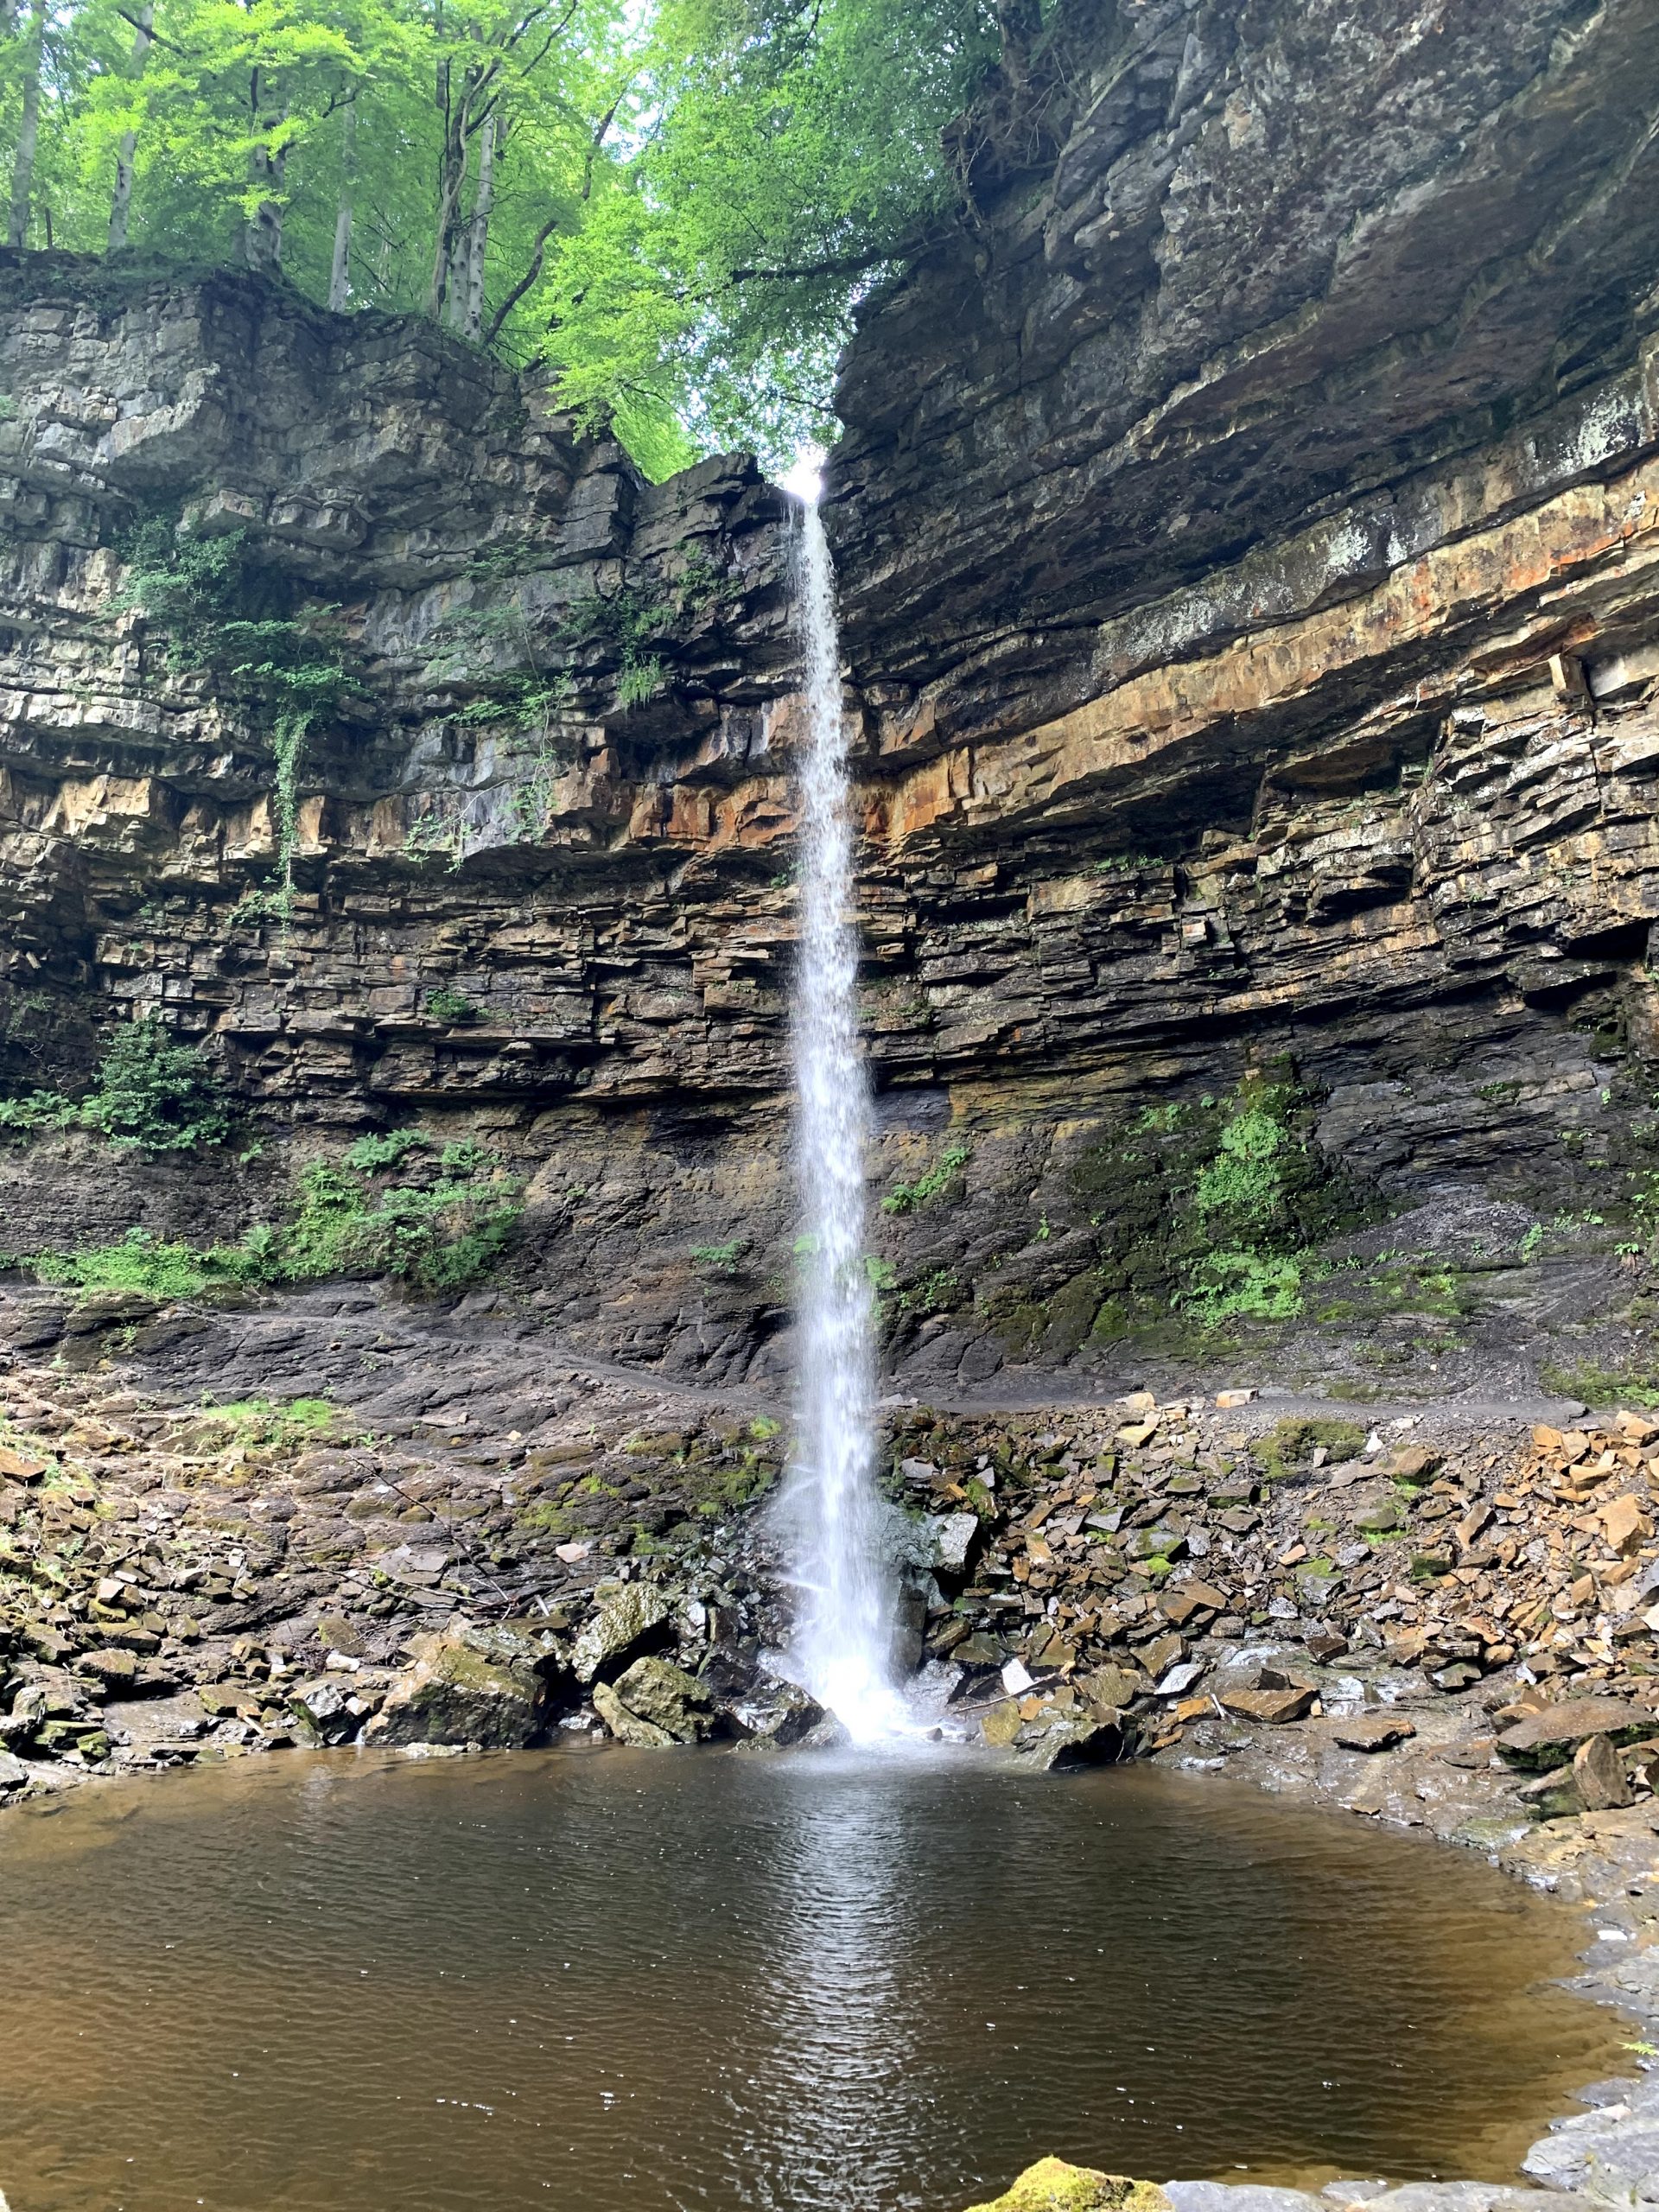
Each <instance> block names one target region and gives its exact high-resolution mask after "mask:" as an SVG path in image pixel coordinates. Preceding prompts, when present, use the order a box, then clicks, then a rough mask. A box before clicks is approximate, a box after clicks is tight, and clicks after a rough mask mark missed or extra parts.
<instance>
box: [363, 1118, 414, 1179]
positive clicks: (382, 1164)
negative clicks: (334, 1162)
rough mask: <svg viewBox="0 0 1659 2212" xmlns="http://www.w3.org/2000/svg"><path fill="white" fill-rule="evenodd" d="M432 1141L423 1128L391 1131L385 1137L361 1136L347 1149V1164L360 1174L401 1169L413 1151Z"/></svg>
mask: <svg viewBox="0 0 1659 2212" xmlns="http://www.w3.org/2000/svg"><path fill="white" fill-rule="evenodd" d="M430 1141H431V1140H430V1139H429V1137H428V1136H427V1135H426V1134H425V1132H424V1131H423V1130H421V1129H388V1130H387V1131H386V1132H385V1135H376V1136H366V1137H359V1138H358V1139H357V1141H356V1142H355V1143H354V1144H350V1145H347V1147H346V1166H348V1167H353V1168H355V1169H356V1170H357V1172H358V1173H359V1175H372V1174H378V1173H380V1172H381V1171H382V1170H383V1169H385V1168H389V1167H399V1166H402V1165H403V1163H404V1160H406V1159H407V1158H408V1157H409V1155H410V1153H411V1152H414V1151H416V1150H417V1149H418V1148H419V1147H422V1146H423V1145H426V1144H429V1142H430Z"/></svg>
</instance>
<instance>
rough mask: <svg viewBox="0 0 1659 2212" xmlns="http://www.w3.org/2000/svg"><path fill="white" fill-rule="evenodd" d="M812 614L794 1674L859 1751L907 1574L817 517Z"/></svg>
mask: <svg viewBox="0 0 1659 2212" xmlns="http://www.w3.org/2000/svg"><path fill="white" fill-rule="evenodd" d="M796 568H797V584H798V591H797V604H798V607H799V609H800V622H801V634H802V644H803V647H804V658H805V701H806V717H807V743H806V748H805V754H804V760H803V761H802V764H801V770H800V833H799V845H798V852H799V859H798V897H799V912H800V949H799V954H798V963H797V970H796V978H795V1005H794V1019H793V1042H794V1055H795V1082H796V1093H797V1102H798V1103H797V1109H796V1129H795V1138H796V1147H797V1159H798V1176H799V1179H800V1190H801V1199H802V1213H803V1225H804V1230H805V1235H804V1238H803V1240H802V1246H801V1290H800V1305H799V1314H798V1333H799V1343H800V1383H799V1402H798V1408H797V1424H796V1426H797V1443H796V1447H795V1456H794V1459H793V1461H792V1463H791V1468H790V1475H789V1481H788V1484H787V1486H786V1489H785V1496H784V1505H783V1510H784V1514H785V1522H786V1525H787V1528H788V1530H789V1534H790V1536H791V1550H792V1559H793V1567H794V1573H795V1578H796V1582H797V1588H798V1620H797V1627H796V1643H795V1649H794V1652H793V1655H792V1659H793V1666H792V1669H791V1671H792V1672H794V1673H795V1674H796V1675H798V1677H799V1679H800V1680H801V1681H803V1682H804V1684H805V1686H806V1688H808V1689H810V1691H811V1693H812V1694H813V1695H814V1696H815V1697H816V1698H817V1700H818V1701H819V1702H820V1703H821V1704H822V1705H824V1706H826V1707H828V1708H829V1711H830V1712H831V1713H834V1714H835V1715H836V1719H838V1720H840V1721H841V1723H842V1726H844V1727H845V1728H846V1730H847V1732H848V1733H849V1735H850V1736H851V1737H852V1738H853V1739H854V1741H855V1742H856V1743H862V1744H868V1743H877V1742H880V1741H881V1740H883V1739H884V1738H892V1737H894V1736H899V1735H903V1734H908V1733H910V1732H912V1729H913V1723H911V1722H909V1721H908V1719H907V1716H906V1711H905V1706H904V1701H903V1700H902V1699H901V1698H900V1696H899V1691H898V1689H897V1688H896V1686H895V1684H894V1682H893V1668H892V1649H893V1572H892V1569H891V1567H890V1566H889V1563H888V1561H887V1558H886V1556H885V1550H886V1548H885V1546H884V1543H883V1541H882V1532H883V1524H884V1521H885V1517H886V1516H885V1513H884V1510H883V1507H882V1503H881V1500H880V1497H879V1496H878V1495H877V1492H876V1488H875V1432H874V1421H873V1418H872V1412H871V1406H872V1396H873V1383H874V1357H873V1351H872V1344H871V1292H870V1285H869V1280H868V1275H867V1274H866V1272H865V1267H864V1227H865V1201H864V1162H865V1156H866V1154H867V1152H868V1144H869V1127H870V1094H869V1084H868V1077H867V1074H866V1071H865V1065H864V1058H863V1055H862V1053H861V1051H860V1048H859V1037H858V997H857V982H858V931H857V924H856V920H855V915H854V911H853V910H854V883H853V826H852V820H851V814H850V808H849V789H848V776H847V746H848V730H847V721H846V717H845V715H843V713H842V695H841V646H840V640H839V638H838V636H837V633H836V586H835V571H834V569H833V567H832V565H831V563H830V558H829V541H828V539H827V538H826V537H825V536H824V531H823V520H822V518H820V516H819V513H818V511H817V506H816V505H811V504H808V505H804V507H803V508H802V511H801V517H800V524H799V536H798V543H797V563H796Z"/></svg>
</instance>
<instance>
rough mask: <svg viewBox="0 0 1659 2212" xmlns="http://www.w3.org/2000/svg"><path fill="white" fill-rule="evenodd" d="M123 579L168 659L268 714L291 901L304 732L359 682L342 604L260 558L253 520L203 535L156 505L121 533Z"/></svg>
mask: <svg viewBox="0 0 1659 2212" xmlns="http://www.w3.org/2000/svg"><path fill="white" fill-rule="evenodd" d="M119 550H120V552H121V555H122V557H123V559H124V562H125V563H126V566H127V575H126V581H125V582H124V585H123V587H122V588H121V590H120V592H119V593H118V594H117V596H116V598H115V600H114V601H113V602H112V605H113V607H114V608H115V609H116V610H117V611H118V612H120V611H128V612H133V613H141V614H142V615H143V617H144V619H145V620H146V622H148V623H150V624H153V625H154V626H156V627H157V628H159V629H160V630H162V632H164V633H165V636H166V640H167V645H166V658H167V663H168V666H169V667H171V668H173V669H175V670H179V671H205V672H208V673H211V674H212V675H213V677H215V678H216V679H217V680H218V683H219V687H221V688H222V689H223V690H225V691H226V692H227V693H228V694H229V696H230V697H231V698H232V700H233V701H234V702H236V703H238V704H239V705H242V706H244V707H246V708H251V709H255V710H263V712H264V714H265V715H267V716H268V717H269V720H270V730H271V750H272V758H273V766H274V770H275V776H274V789H273V804H274V812H275V816H276V824H275V826H276V831H277V872H278V877H279V889H278V891H277V893H274V894H270V895H272V896H273V897H274V898H275V899H276V900H277V905H278V907H279V909H280V911H281V912H284V913H285V912H287V908H288V905H289V899H290V898H291V893H292V878H293V866H294V852H295V848H296V843H297V841H298V823H299V779H300V770H301V766H302V760H303V756H304V748H305V741H306V739H307V736H308V734H309V733H310V731H311V730H312V728H314V727H315V724H316V723H317V722H318V721H322V720H325V719H327V717H329V716H331V715H334V714H335V713H337V712H338V710H339V707H340V701H341V698H342V696H344V694H345V692H346V689H347V687H348V685H349V683H350V681H351V677H352V671H351V669H350V667H349V666H348V664H347V660H346V651H345V646H344V642H343V635H342V632H341V631H340V622H339V610H338V608H336V607H334V606H332V605H329V604H325V603H321V602H311V603H309V604H307V603H304V602H303V601H302V599H301V598H300V597H299V595H298V594H297V593H296V587H295V586H294V584H293V583H292V582H291V580H290V579H289V578H288V577H286V576H284V575H282V574H280V573H279V572H278V571H277V570H276V569H271V568H270V567H268V566H266V564H265V563H264V562H262V561H261V559H260V558H259V553H258V548H257V544H256V543H255V541H254V540H253V539H252V538H251V537H250V536H249V534H248V532H247V531H243V530H233V531H227V532H226V533H225V535H223V536H222V537H194V536H193V535H191V534H190V533H189V532H188V531H183V530H182V528H181V524H179V523H178V521H176V520H175V518H171V517H168V516H163V515H151V516H149V517H148V518H146V519H145V520H144V521H143V522H141V523H140V524H138V525H137V528H136V529H134V530H132V531H130V532H129V533H128V535H127V537H125V538H124V540H123V542H122V543H121V546H120V549H119Z"/></svg>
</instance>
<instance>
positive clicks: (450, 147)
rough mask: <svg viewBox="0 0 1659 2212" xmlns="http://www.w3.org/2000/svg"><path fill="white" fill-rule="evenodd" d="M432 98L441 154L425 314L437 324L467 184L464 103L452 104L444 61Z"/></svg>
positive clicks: (448, 278)
mask: <svg viewBox="0 0 1659 2212" xmlns="http://www.w3.org/2000/svg"><path fill="white" fill-rule="evenodd" d="M434 97H435V105H436V107H437V111H438V112H439V114H440V115H441V116H442V118H443V151H442V154H441V155H440V156H439V157H438V223H437V237H436V240H435V244H434V246H433V251H432V288H431V289H430V291H429V293H428V295H427V302H426V311H427V313H428V315H430V316H431V318H432V320H433V321H434V322H436V321H437V320H438V318H439V317H440V316H441V315H442V313H443V306H444V302H445V300H446V299H447V298H448V294H449V280H450V272H451V270H452V269H453V268H454V252H455V218H456V214H457V212H458V211H459V209H460V207H461V190H462V188H463V187H464V186H465V184H466V181H467V137H466V123H467V100H466V95H465V94H464V93H463V95H462V97H461V99H460V100H459V101H455V102H453V103H452V101H451V99H450V70H449V64H448V62H447V61H441V62H440V63H439V64H438V83H437V91H436V93H435V96H434Z"/></svg>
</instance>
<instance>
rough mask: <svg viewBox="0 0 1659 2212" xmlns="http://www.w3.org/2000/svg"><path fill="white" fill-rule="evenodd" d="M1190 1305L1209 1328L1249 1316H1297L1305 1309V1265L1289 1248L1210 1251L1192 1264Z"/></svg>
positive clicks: (1280, 1318)
mask: <svg viewBox="0 0 1659 2212" xmlns="http://www.w3.org/2000/svg"><path fill="white" fill-rule="evenodd" d="M1185 1306H1186V1308H1187V1310H1188V1312H1189V1313H1192V1314H1194V1315H1195V1316H1196V1317H1197V1318H1198V1320H1199V1321H1201V1322H1202V1323H1203V1325H1205V1328H1215V1327H1217V1326H1218V1325H1219V1324H1220V1323H1222V1322H1223V1321H1229V1320H1232V1319H1236V1318H1240V1317H1248V1318H1249V1319H1253V1320H1258V1321H1290V1320H1294V1319H1295V1317H1296V1316H1297V1314H1299V1313H1300V1312H1301V1310H1302V1270H1301V1267H1300V1263H1299V1262H1297V1261H1296V1260H1294V1259H1293V1258H1292V1257H1291V1256H1290V1255H1288V1254H1287V1253H1276V1254H1272V1253H1269V1254H1264V1253H1261V1252H1206V1253H1205V1254H1204V1255H1202V1256H1201V1257H1200V1258H1199V1259H1198V1261H1197V1262H1195V1263H1194V1265H1193V1268H1192V1276H1191V1278H1190V1280H1189V1281H1188V1285H1187V1289H1186V1293H1185Z"/></svg>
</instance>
